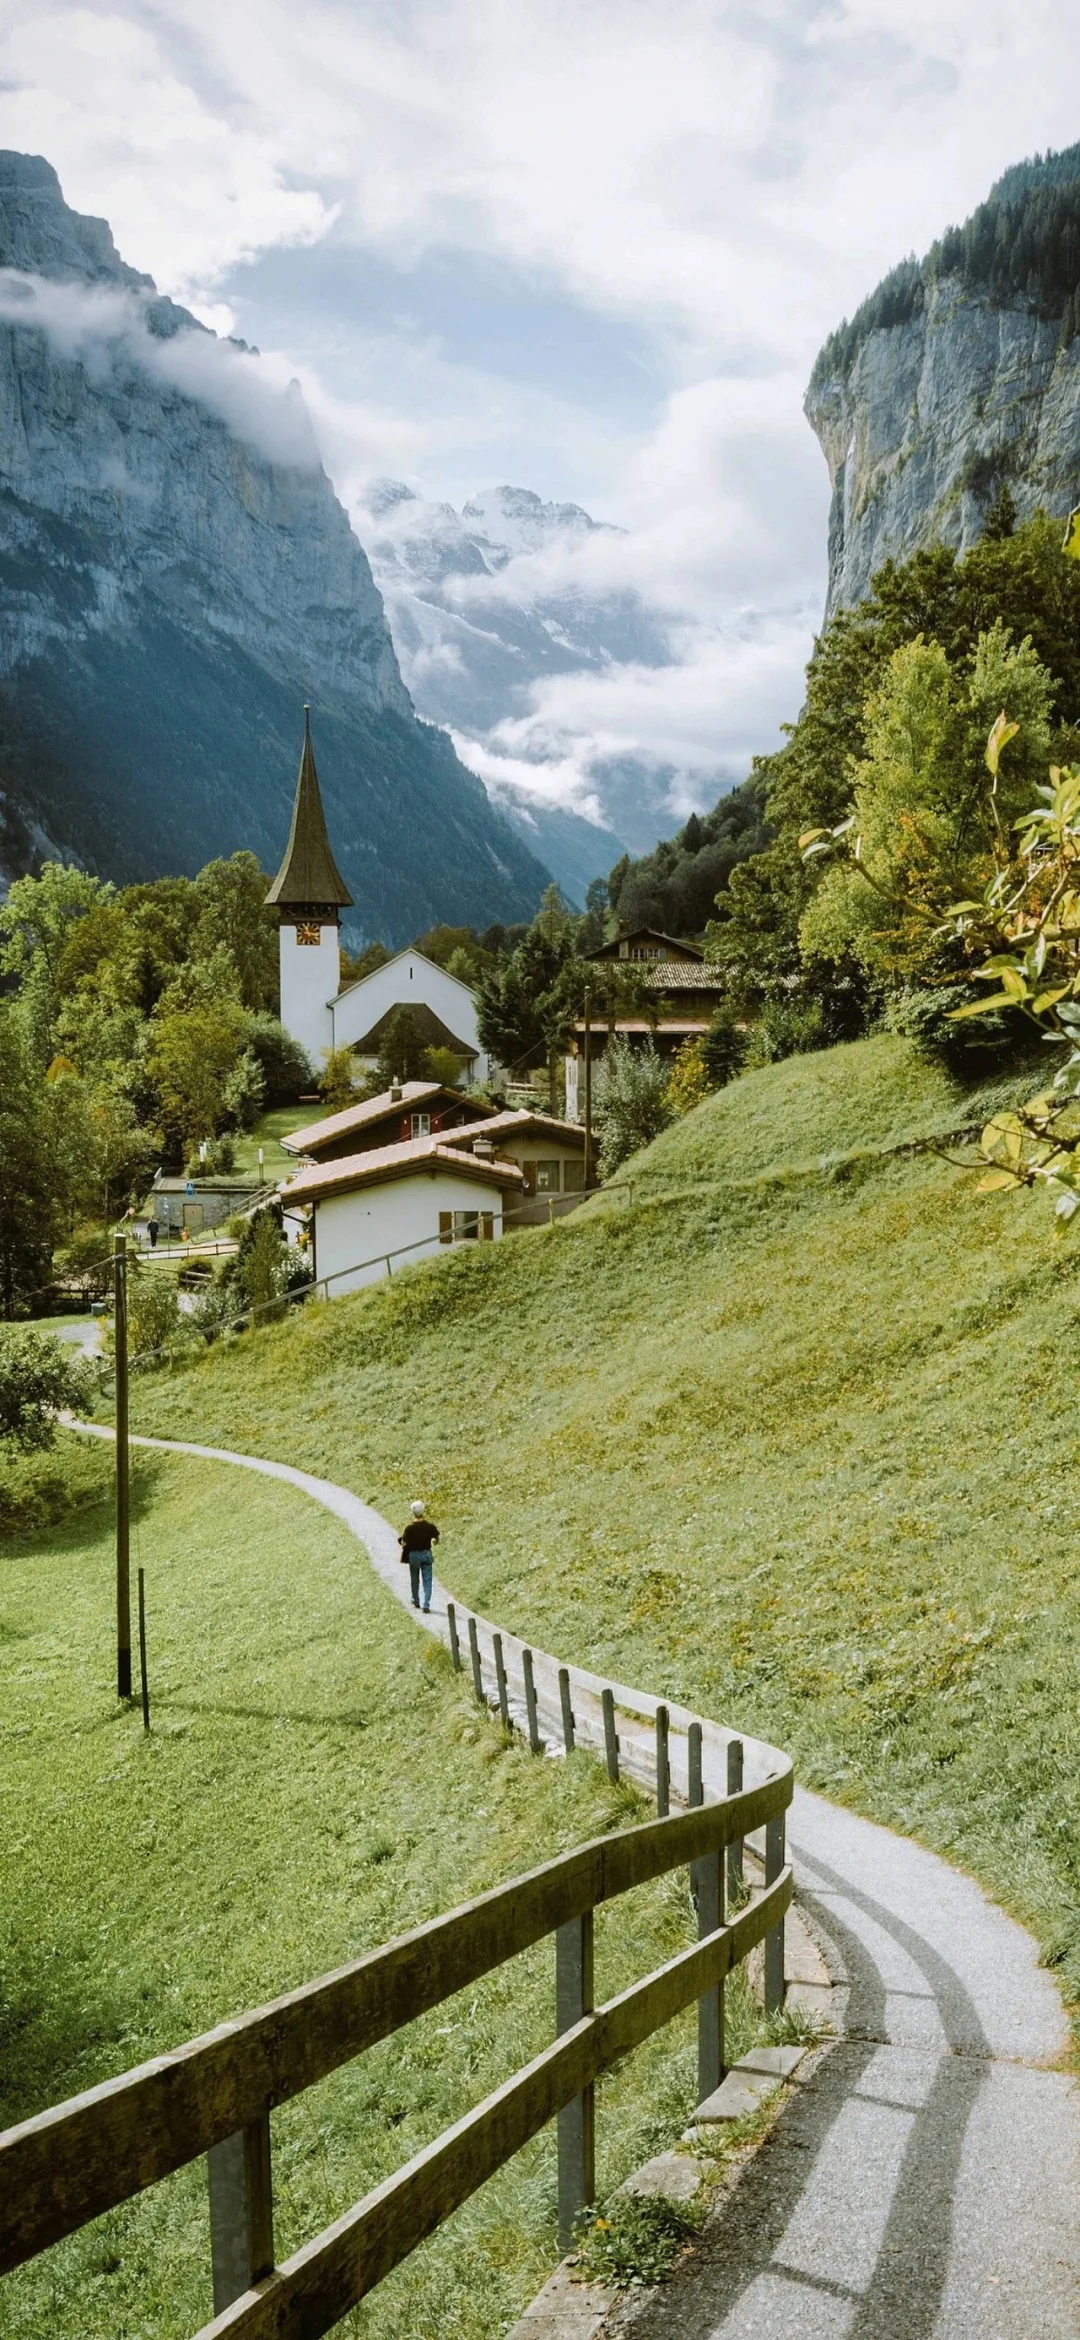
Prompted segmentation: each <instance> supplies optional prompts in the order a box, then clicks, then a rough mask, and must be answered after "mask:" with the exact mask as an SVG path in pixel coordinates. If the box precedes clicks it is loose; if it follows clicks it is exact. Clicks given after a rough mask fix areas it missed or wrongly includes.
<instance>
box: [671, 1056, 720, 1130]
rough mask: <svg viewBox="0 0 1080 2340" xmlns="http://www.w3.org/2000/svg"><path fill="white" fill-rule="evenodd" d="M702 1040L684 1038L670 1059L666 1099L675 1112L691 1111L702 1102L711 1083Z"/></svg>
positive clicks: (711, 1085)
mask: <svg viewBox="0 0 1080 2340" xmlns="http://www.w3.org/2000/svg"><path fill="white" fill-rule="evenodd" d="M704 1046H705V1044H704V1041H703V1040H684V1041H683V1043H682V1046H681V1048H677V1049H676V1051H675V1055H674V1057H673V1059H672V1064H671V1073H670V1076H669V1079H668V1085H667V1101H668V1104H669V1105H670V1107H671V1110H672V1112H673V1113H675V1114H680V1113H692V1112H693V1109H694V1107H695V1105H701V1104H703V1103H704V1100H705V1098H706V1097H707V1096H708V1094H709V1091H710V1089H711V1088H712V1087H713V1083H712V1081H711V1080H710V1078H709V1074H708V1071H707V1069H706V1064H705V1055H704Z"/></svg>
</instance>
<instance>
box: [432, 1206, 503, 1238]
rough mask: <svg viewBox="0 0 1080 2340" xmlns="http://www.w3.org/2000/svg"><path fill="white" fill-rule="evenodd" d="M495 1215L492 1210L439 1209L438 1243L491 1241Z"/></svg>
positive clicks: (493, 1234) (493, 1236)
mask: <svg viewBox="0 0 1080 2340" xmlns="http://www.w3.org/2000/svg"><path fill="white" fill-rule="evenodd" d="M494 1240H495V1216H494V1213H493V1212H492V1211H440V1212H439V1241H440V1243H493V1242H494Z"/></svg>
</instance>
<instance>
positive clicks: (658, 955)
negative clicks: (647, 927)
mask: <svg viewBox="0 0 1080 2340" xmlns="http://www.w3.org/2000/svg"><path fill="white" fill-rule="evenodd" d="M630 956H631V958H632V959H662V958H663V956H664V954H663V951H662V950H661V948H660V945H659V943H631V945H630Z"/></svg>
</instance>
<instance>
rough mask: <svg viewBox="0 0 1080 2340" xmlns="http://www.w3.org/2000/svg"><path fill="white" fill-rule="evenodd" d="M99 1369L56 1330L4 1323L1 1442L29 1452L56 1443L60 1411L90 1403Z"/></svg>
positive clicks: (0, 1372) (0, 1378)
mask: <svg viewBox="0 0 1080 2340" xmlns="http://www.w3.org/2000/svg"><path fill="white" fill-rule="evenodd" d="M92 1389H93V1374H92V1372H91V1370H90V1368H89V1366H88V1365H87V1364H86V1363H85V1361H84V1359H82V1358H81V1357H76V1356H73V1355H72V1352H71V1349H70V1347H69V1346H67V1345H65V1343H63V1342H62V1341H58V1340H57V1339H56V1337H55V1335H54V1334H52V1333H43V1332H36V1331H35V1330H33V1329H32V1327H30V1326H29V1325H16V1324H3V1325H0V1441H3V1443H4V1444H5V1445H7V1446H9V1447H14V1448H16V1449H17V1450H18V1451H19V1452H20V1453H23V1454H29V1453H31V1452H32V1451H34V1450H40V1449H41V1448H42V1447H46V1446H51V1445H52V1442H53V1439H54V1438H55V1436H56V1415H57V1413H58V1412H59V1411H60V1410H61V1409H62V1408H63V1407H65V1406H70V1407H72V1408H73V1409H74V1410H75V1411H78V1409H79V1408H80V1407H82V1406H85V1405H88V1404H89V1402H90V1397H91V1392H92Z"/></svg>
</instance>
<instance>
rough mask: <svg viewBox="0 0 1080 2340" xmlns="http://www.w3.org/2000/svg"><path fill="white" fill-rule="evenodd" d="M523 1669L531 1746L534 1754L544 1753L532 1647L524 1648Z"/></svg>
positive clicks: (522, 1653)
mask: <svg viewBox="0 0 1080 2340" xmlns="http://www.w3.org/2000/svg"><path fill="white" fill-rule="evenodd" d="M521 1671H522V1673H523V1675H524V1677H525V1713H526V1716H527V1718H528V1724H529V1747H530V1750H531V1752H532V1754H534V1755H542V1754H543V1752H544V1742H543V1740H542V1738H541V1736H540V1724H539V1721H538V1719H537V1713H536V1683H535V1681H534V1679H533V1653H532V1651H531V1649H523V1650H522V1652H521Z"/></svg>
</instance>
